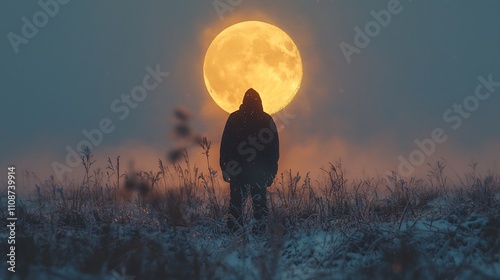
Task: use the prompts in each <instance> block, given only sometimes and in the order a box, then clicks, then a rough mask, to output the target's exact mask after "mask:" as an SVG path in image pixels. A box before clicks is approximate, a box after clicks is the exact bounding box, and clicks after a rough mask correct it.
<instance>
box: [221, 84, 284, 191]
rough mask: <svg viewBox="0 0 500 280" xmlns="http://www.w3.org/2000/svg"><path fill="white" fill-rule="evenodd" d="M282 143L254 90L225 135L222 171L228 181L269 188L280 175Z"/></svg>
mask: <svg viewBox="0 0 500 280" xmlns="http://www.w3.org/2000/svg"><path fill="white" fill-rule="evenodd" d="M278 159H279V139H278V130H277V128H276V124H275V123H274V121H273V118H272V117H271V116H270V115H269V114H267V113H265V112H264V110H263V108H262V100H261V99H260V96H259V94H258V93H257V92H256V91H255V90H254V89H249V90H248V91H247V92H246V93H245V97H244V98H243V103H242V104H241V106H240V109H239V110H237V111H235V112H234V113H232V114H231V115H229V118H228V120H227V122H226V127H225V128H224V132H223V134H222V141H221V148H220V167H221V169H222V172H223V175H224V179H225V180H226V181H228V178H229V180H231V181H233V180H236V181H238V182H242V183H258V184H261V185H266V186H269V185H270V184H271V183H272V180H273V179H274V177H275V176H276V172H277V171H278Z"/></svg>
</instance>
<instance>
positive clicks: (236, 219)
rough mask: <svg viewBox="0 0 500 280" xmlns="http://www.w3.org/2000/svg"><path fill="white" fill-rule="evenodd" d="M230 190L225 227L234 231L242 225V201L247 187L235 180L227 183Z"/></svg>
mask: <svg viewBox="0 0 500 280" xmlns="http://www.w3.org/2000/svg"><path fill="white" fill-rule="evenodd" d="M229 188H230V190H231V194H230V197H231V199H230V201H229V217H228V219H227V228H228V229H229V230H231V231H232V232H236V231H237V230H238V229H240V228H242V227H243V217H242V213H243V201H244V200H245V198H246V194H247V192H248V190H247V187H246V186H245V185H243V184H241V183H238V182H236V181H232V182H231V183H230V184H229Z"/></svg>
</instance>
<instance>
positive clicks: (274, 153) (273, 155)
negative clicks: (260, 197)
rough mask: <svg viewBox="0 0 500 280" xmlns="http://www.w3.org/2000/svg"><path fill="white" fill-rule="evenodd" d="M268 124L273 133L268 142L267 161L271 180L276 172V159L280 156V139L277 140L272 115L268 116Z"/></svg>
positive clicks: (276, 130) (276, 131)
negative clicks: (271, 138)
mask: <svg viewBox="0 0 500 280" xmlns="http://www.w3.org/2000/svg"><path fill="white" fill-rule="evenodd" d="M270 126H271V130H272V131H273V133H274V135H273V136H274V137H273V140H272V141H271V143H269V159H270V161H269V163H270V170H269V171H270V175H271V176H272V178H271V182H270V183H272V180H274V178H275V177H276V173H278V160H279V158H280V141H279V136H278V129H277V127H276V124H275V123H274V120H273V119H272V117H270Z"/></svg>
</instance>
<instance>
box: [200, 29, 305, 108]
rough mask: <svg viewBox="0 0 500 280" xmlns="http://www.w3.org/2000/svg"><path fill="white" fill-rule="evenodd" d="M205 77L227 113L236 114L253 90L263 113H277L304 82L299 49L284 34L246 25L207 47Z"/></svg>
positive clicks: (214, 96)
mask: <svg viewBox="0 0 500 280" xmlns="http://www.w3.org/2000/svg"><path fill="white" fill-rule="evenodd" d="M203 76H204V79H205V85H206V86H207V89H208V92H209V93H210V96H212V98H213V99H214V101H215V102H216V103H217V105H219V106H220V107H221V108H222V109H223V110H225V111H227V112H229V113H232V112H234V111H236V110H238V108H239V106H240V104H241V102H242V100H243V96H244V94H245V92H246V91H247V90H248V89H249V88H254V89H255V90H256V91H257V92H258V93H259V94H260V97H261V99H262V105H263V107H264V111H266V112H267V113H269V114H273V113H276V112H278V111H279V110H281V109H283V108H284V107H285V106H286V105H288V104H289V103H290V101H292V99H293V98H294V96H295V94H297V91H298V90H299V87H300V83H301V81H302V60H301V58H300V53H299V50H298V49H297V46H296V45H295V43H294V42H293V40H292V39H291V38H290V36H288V35H287V34H286V33H285V32H284V31H283V30H281V29H279V28H278V27H276V26H274V25H271V24H268V23H265V22H261V21H244V22H240V23H237V24H234V25H232V26H230V27H228V28H226V29H224V30H223V31H222V32H220V33H219V34H218V35H217V36H216V37H215V39H214V40H213V41H212V43H211V44H210V46H209V47H208V50H207V53H206V55H205V61H204V63H203Z"/></svg>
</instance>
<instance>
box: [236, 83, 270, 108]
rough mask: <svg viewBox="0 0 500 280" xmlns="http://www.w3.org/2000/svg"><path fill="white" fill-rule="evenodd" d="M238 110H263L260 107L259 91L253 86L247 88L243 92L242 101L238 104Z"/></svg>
mask: <svg viewBox="0 0 500 280" xmlns="http://www.w3.org/2000/svg"><path fill="white" fill-rule="evenodd" d="M240 110H245V111H255V112H262V111H264V109H263V108H262V99H260V95H259V93H258V92H257V91H255V90H254V89H253V88H249V89H248V90H247V92H245V97H243V103H242V104H241V105H240Z"/></svg>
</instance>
